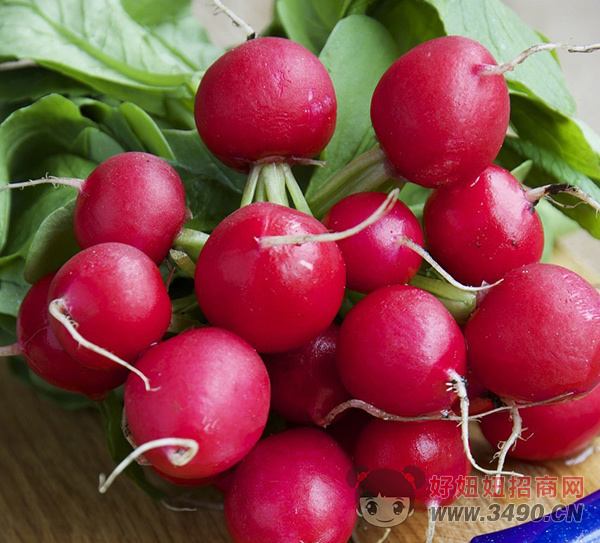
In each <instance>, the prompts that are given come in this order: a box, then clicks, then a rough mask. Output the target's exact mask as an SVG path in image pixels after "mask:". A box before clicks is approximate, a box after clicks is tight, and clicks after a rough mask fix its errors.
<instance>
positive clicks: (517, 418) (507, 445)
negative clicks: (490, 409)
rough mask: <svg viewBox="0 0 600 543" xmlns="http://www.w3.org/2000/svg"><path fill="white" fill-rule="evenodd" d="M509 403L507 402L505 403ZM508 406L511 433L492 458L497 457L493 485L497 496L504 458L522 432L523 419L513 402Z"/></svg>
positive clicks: (500, 487) (501, 483)
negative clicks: (511, 422) (510, 418)
mask: <svg viewBox="0 0 600 543" xmlns="http://www.w3.org/2000/svg"><path fill="white" fill-rule="evenodd" d="M507 403H509V402H507ZM509 406H510V407H511V410H510V416H511V417H512V421H513V425H512V431H511V434H510V436H509V438H508V439H507V440H506V441H505V442H504V443H502V446H501V447H500V450H499V451H498V452H497V453H496V454H495V455H494V457H496V455H497V457H498V468H497V475H496V479H495V483H494V491H495V493H496V494H499V493H500V492H501V490H502V487H503V486H504V480H503V479H502V477H501V475H500V474H501V473H502V470H503V469H504V463H505V462H506V457H507V455H508V453H509V452H510V450H511V449H512V447H513V446H514V445H515V443H516V442H517V439H519V438H520V437H521V433H522V431H523V419H522V417H521V414H520V413H519V408H518V407H517V406H516V405H515V402H513V401H510V403H509Z"/></svg>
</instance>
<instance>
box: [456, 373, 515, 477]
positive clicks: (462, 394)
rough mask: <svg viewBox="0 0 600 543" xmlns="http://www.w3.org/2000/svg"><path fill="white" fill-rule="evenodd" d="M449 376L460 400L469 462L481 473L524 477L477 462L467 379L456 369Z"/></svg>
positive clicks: (464, 444)
mask: <svg viewBox="0 0 600 543" xmlns="http://www.w3.org/2000/svg"><path fill="white" fill-rule="evenodd" d="M448 377H449V378H450V383H448V386H449V388H450V389H452V390H454V391H455V392H456V394H457V395H458V398H459V400H460V416H461V424H460V429H461V436H462V441H463V446H464V449H465V454H466V455H467V458H468V459H469V462H471V465H472V466H473V467H474V468H475V469H477V470H479V471H480V472H481V473H485V474H486V475H493V476H496V477H497V476H500V475H508V476H513V477H523V475H522V474H520V473H517V472H514V471H499V470H490V469H485V468H483V467H481V466H480V465H479V464H478V463H477V461H476V460H475V458H473V453H472V452H471V446H470V444H469V396H468V395H467V387H466V386H465V381H464V379H463V377H462V376H461V375H459V374H458V373H457V372H456V371H454V370H452V371H450V372H448Z"/></svg>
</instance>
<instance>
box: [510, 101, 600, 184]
mask: <svg viewBox="0 0 600 543" xmlns="http://www.w3.org/2000/svg"><path fill="white" fill-rule="evenodd" d="M510 104H511V123H512V125H513V127H514V129H515V131H516V132H517V134H518V135H519V137H520V138H521V139H523V140H527V141H531V142H532V143H535V144H536V145H539V146H540V147H543V148H544V149H546V150H547V151H549V152H551V153H553V154H554V155H556V156H559V157H561V158H562V159H563V160H564V161H565V162H566V163H567V164H570V165H571V166H573V167H574V168H576V169H578V170H579V171H581V172H582V173H584V174H585V175H587V176H590V177H595V178H600V160H599V159H598V155H597V153H596V152H595V150H594V149H593V148H592V147H591V145H590V144H589V143H588V141H587V139H586V135H585V134H584V132H583V130H582V128H581V126H580V125H579V124H578V123H577V121H575V120H574V119H572V118H571V117H568V116H567V115H564V114H562V113H559V112H558V111H555V110H552V109H550V108H549V107H547V106H546V105H545V104H544V103H542V102H539V101H537V100H531V99H530V98H529V97H526V96H523V95H521V94H513V95H512V96H511V100H510ZM589 135H590V134H589V132H588V136H589ZM596 137H597V136H596Z"/></svg>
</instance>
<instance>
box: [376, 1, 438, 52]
mask: <svg viewBox="0 0 600 543" xmlns="http://www.w3.org/2000/svg"><path fill="white" fill-rule="evenodd" d="M370 15H371V16H373V17H375V18H376V19H377V20H378V21H380V22H381V23H382V24H383V25H384V26H385V27H386V28H387V29H388V31H389V32H390V34H391V36H392V37H393V38H394V40H395V41H396V45H397V46H398V52H399V54H404V53H406V51H408V50H409V49H412V48H413V47H415V46H416V45H418V44H420V43H423V42H424V41H428V40H432V39H434V38H438V37H440V36H443V35H444V34H445V32H444V25H443V24H442V21H441V20H440V17H439V15H438V12H437V11H436V9H435V8H433V7H432V6H430V5H429V4H427V3H425V2H415V1H414V0H393V1H390V0H388V1H386V2H380V3H379V5H377V6H376V7H375V9H374V10H373V11H372V12H371V13H370Z"/></svg>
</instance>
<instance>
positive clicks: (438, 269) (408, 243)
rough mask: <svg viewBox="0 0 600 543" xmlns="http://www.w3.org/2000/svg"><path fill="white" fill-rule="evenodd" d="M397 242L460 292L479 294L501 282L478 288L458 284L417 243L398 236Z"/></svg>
mask: <svg viewBox="0 0 600 543" xmlns="http://www.w3.org/2000/svg"><path fill="white" fill-rule="evenodd" d="M397 242H398V244H399V245H402V246H404V247H408V248H409V249H410V250H411V251H414V252H415V253H417V254H418V255H419V256H420V257H421V258H422V259H423V260H425V262H427V263H428V264H429V265H430V266H431V267H432V268H433V269H434V270H435V271H436V272H438V273H439V274H440V275H441V276H442V277H443V278H444V279H445V280H446V281H448V283H450V284H451V285H452V286H454V287H456V288H458V289H460V290H464V291H466V292H479V291H482V290H487V289H490V288H492V287H495V286H496V285H499V284H500V283H502V281H503V279H500V280H499V281H496V282H495V283H492V284H491V285H481V286H480V287H471V286H469V285H463V284H462V283H460V282H459V281H457V280H456V279H454V277H452V276H451V275H450V274H449V273H448V272H447V271H446V270H445V269H444V268H442V267H441V266H440V265H439V264H438V263H437V262H436V261H435V260H434V259H433V257H432V256H431V255H430V254H429V253H428V252H427V251H426V250H425V249H423V247H421V246H420V245H419V244H418V243H415V242H414V241H413V240H412V239H410V238H408V237H406V236H400V237H399V238H398V240H397Z"/></svg>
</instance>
